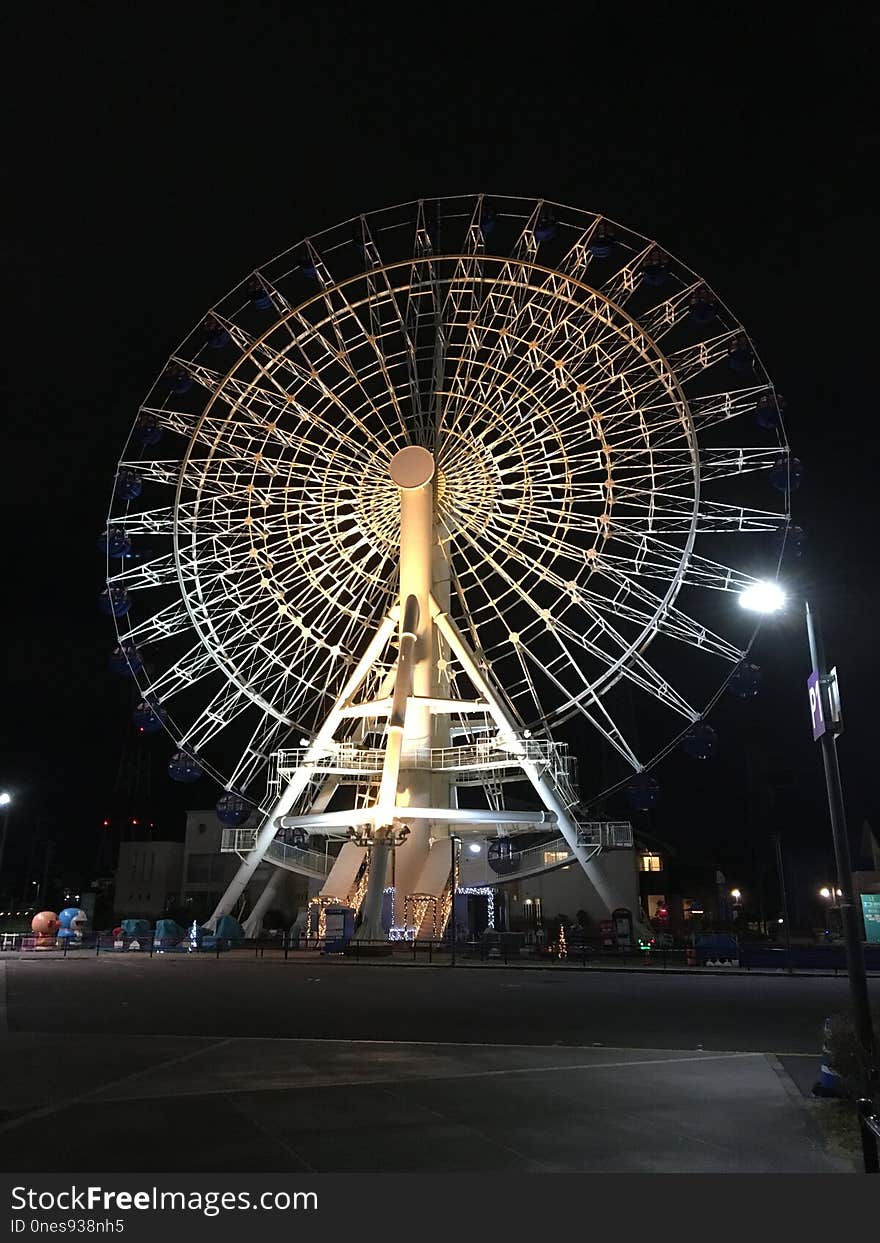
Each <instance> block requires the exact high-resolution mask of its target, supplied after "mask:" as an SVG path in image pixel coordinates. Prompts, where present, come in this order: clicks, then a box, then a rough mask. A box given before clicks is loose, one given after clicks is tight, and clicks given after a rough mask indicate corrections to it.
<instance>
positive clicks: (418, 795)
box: [390, 445, 437, 911]
mask: <svg viewBox="0 0 880 1243" xmlns="http://www.w3.org/2000/svg"><path fill="white" fill-rule="evenodd" d="M390 471H391V478H392V479H393V481H394V483H395V484H396V485H397V488H398V492H399V497H400V600H401V605H402V607H403V609H404V610H405V609H406V606H407V604H408V602H409V600H410V598H411V597H412V598H414V599H415V600H416V601H417V602H418V619H417V623H416V626H415V631H416V635H415V642H414V644H413V648H412V658H413V659H412V683H411V687H410V691H409V694H410V699H409V702H408V704H407V708H406V719H405V723H404V731H403V736H402V739H401V758H402V759H403V761H404V767H403V768H402V769H401V772H400V779H399V781H398V783H397V791H396V794H397V799H396V801H397V806H398V807H401V808H404V807H431V806H432V805H433V803H432V791H431V774H430V773H429V772H426V771H424V769H418V768H413V767H410V766H409V764H408V763H407V761H411V760H413V759H414V757H415V755H416V754H417V753H424V752H425V751H426V750H427V749H428V748H430V746H431V742H432V738H431V729H432V713H431V707H430V704H429V702H427V701H429V700H430V699H431V698H432V696H433V695H435V694H436V690H437V687H436V661H435V652H434V626H433V623H432V620H431V592H432V578H433V556H434V487H433V481H434V471H435V463H434V457H433V455H432V454H431V453H430V452H429V451H428V450H427V449H423V448H421V447H420V446H418V445H410V446H408V447H407V448H406V449H401V451H400V452H399V453H397V454H395V456H394V457H393V458H392V460H391V464H390ZM398 814H399V815H400V814H401V813H398ZM402 814H403V816H405V812H404V813H402ZM430 834H431V830H430V826H429V824H428V822H427V821H424V820H418V821H415V822H413V823H412V824H411V825H410V834H409V837H408V838H407V840H406V841H405V842H404V843H403V844H402V845H400V846H398V847H396V849H395V855H394V883H395V887H396V890H397V903H398V909H399V910H400V911H402V910H403V901H404V898H405V897H406V895H407V894H408V893H415V892H416V890H417V885H418V880H419V876H420V875H421V872H422V869H423V868H424V866H425V861H426V859H427V858H428V854H429V852H430V847H429V845H428V839H429V837H430Z"/></svg>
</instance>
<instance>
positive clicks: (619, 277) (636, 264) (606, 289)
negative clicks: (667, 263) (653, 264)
mask: <svg viewBox="0 0 880 1243" xmlns="http://www.w3.org/2000/svg"><path fill="white" fill-rule="evenodd" d="M655 249H656V243H655V242H647V243H646V244H645V245H644V246H643V247H641V249H640V250H638V251H636V252H635V253H634V254H632V255H631V257H630V258H629V259H627V261H626V263H624V264H623V266H622V267H620V268H618V269H617V271H616V272H615V273H614V274H613V275H612V276H610V277H609V278H608V280H607V281H606V282H605V283H604V284H603V285H602V288H601V293H602V294H603V295H604V296H605V297H606V298H607V299H608V300H609V302H613V303H614V304H615V306H620V307H625V306H626V304H627V302H629V300H630V298H631V297H632V296H633V294H634V293H636V291H637V290H639V289H640V288H641V287H642V283H643V281H644V275H645V261H646V260H647V259H648V256H649V255H650V254H651V252H652V251H653V250H655Z"/></svg>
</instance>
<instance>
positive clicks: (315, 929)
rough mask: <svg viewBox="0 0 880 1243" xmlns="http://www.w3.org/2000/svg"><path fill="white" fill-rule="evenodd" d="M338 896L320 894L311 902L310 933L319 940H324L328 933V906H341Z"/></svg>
mask: <svg viewBox="0 0 880 1243" xmlns="http://www.w3.org/2000/svg"><path fill="white" fill-rule="evenodd" d="M339 905H340V902H339V899H338V898H333V897H331V896H330V895H329V894H319V895H318V896H317V897H316V898H314V899H313V900H312V902H311V903H310V904H309V933H308V935H309V936H310V937H317V938H318V940H319V941H321V940H323V939H324V937H325V936H326V934H327V907H328V906H339Z"/></svg>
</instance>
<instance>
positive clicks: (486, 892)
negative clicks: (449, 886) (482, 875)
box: [455, 885, 495, 932]
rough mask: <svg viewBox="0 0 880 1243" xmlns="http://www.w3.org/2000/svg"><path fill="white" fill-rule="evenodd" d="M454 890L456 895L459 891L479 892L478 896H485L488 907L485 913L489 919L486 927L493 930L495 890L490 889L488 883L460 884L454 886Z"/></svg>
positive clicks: (467, 892)
mask: <svg viewBox="0 0 880 1243" xmlns="http://www.w3.org/2000/svg"><path fill="white" fill-rule="evenodd" d="M455 892H456V895H458V894H460V893H463V894H468V895H470V894H479V895H480V897H483V898H486V900H487V907H488V909H487V911H486V915H487V918H488V921H489V922H488V924H487V927H488V928H491V929H492V931H493V932H494V931H495V890H494V889H492V888H491V887H490V886H489V885H460V886H458V887H457V888H456V890H455Z"/></svg>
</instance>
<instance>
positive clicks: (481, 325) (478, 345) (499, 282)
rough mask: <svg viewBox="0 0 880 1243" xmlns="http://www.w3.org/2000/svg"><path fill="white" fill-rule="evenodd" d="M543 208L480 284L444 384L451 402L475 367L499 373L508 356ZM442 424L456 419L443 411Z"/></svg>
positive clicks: (523, 310)
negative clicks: (484, 353) (490, 342)
mask: <svg viewBox="0 0 880 1243" xmlns="http://www.w3.org/2000/svg"><path fill="white" fill-rule="evenodd" d="M543 209H544V202H543V200H539V201H538V202H537V203H536V204H535V205H534V207H533V208H532V210H531V212H530V214H529V217H528V219H527V220H526V222H525V224H524V225H523V228H522V229H521V231H520V234H519V237H518V238H517V240H516V242H515V244H514V246H513V253H512V256H511V258H510V259H509V260H507V261H502V262H501V263H500V266H499V267H498V268H497V269H496V270H495V275H494V276H491V277H489V278H488V281H486V282H484V284H485V289H484V291H483V293H482V301H480V302H479V304H478V305H477V306H476V307H472V308H471V311H472V313H471V315H470V317H469V318H468V319H467V320H466V321H465V324H464V325H463V326H464V327H465V329H466V334H465V338H464V348H463V350H462V354H461V356H460V358H459V360H458V364H457V366H456V368H455V370H454V371H453V373H452V375H451V376H450V378H449V381H448V383H447V385H446V389H447V392H448V393H449V394H451V395H452V398H453V399H455V398H457V397H458V396H459V395H464V394H466V393H467V391H468V388H469V386H470V384H471V381H472V379H473V373H474V369H475V368H476V367H477V366H479V367H480V369H481V370H482V369H484V368H486V367H488V368H490V369H493V370H494V369H496V368H497V369H500V370H501V369H503V367H504V364H505V362H506V360H507V359H508V358H509V357H510V354H511V349H512V346H511V339H512V338H513V337H514V336H515V330H516V326H517V323H518V321H519V319H520V317H521V316H523V315H524V314H528V310H529V307H530V301H529V298H528V297H527V296H526V293H525V290H524V289H523V284H524V282H525V283H526V284H529V283H530V281H531V277H532V275H533V273H534V271H535V269H534V266H533V265H534V264H535V261H536V259H537V254H538V242H537V239H536V237H535V227H536V226H537V224H538V221H539V220H540V218H541V212H542V211H543ZM538 280H539V282H540V281H544V282H546V280H547V274H546V273H542V274H539V275H538ZM490 339H491V340H493V341H494V344H493V345H491V346H489V355H488V358H486V359H482V358H481V357H480V355H481V353H482V351H483V350H484V348H485V347H486V342H487V341H488V340H490ZM443 421H444V423H445V425H446V426H447V427H449V428H451V429H454V428H455V427H456V426H457V423H458V418H457V417H454V416H453V415H450V413H449V411H448V409H447V410H446V411H444V414H443Z"/></svg>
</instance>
